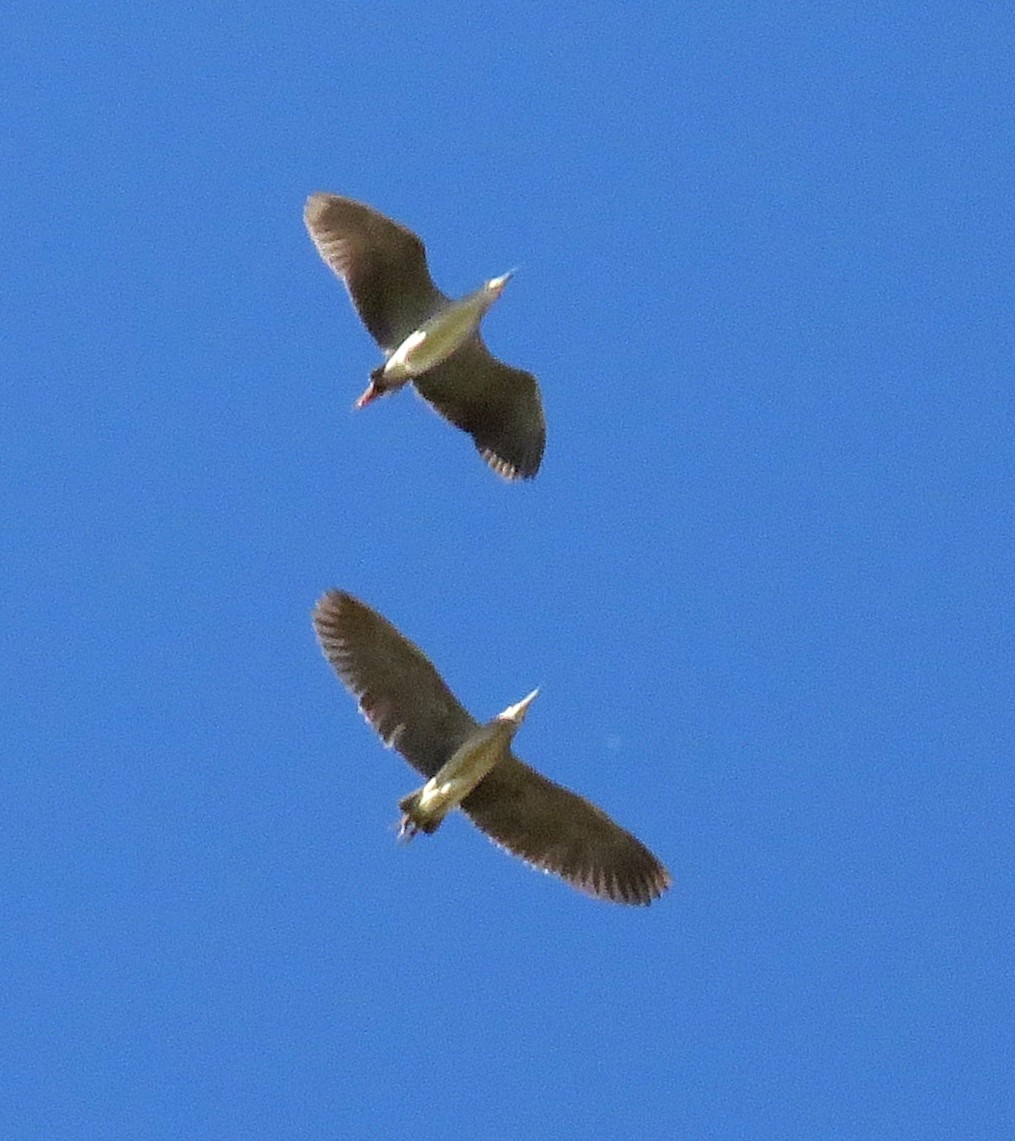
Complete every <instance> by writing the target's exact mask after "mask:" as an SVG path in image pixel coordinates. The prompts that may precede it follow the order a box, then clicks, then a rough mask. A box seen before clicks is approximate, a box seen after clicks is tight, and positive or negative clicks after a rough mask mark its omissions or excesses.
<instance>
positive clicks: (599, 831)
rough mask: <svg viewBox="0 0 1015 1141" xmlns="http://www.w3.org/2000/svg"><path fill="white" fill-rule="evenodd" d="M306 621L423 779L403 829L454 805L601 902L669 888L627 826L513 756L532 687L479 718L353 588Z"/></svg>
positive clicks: (430, 822) (429, 821)
mask: <svg viewBox="0 0 1015 1141" xmlns="http://www.w3.org/2000/svg"><path fill="white" fill-rule="evenodd" d="M314 627H315V629H316V631H317V636H318V640H319V641H320V644H321V648H322V649H323V651H324V655H325V657H326V658H327V659H328V661H329V662H330V663H331V664H332V666H333V667H334V668H335V671H336V672H337V674H338V676H339V677H340V678H341V680H342V682H343V683H344V684H345V686H346V688H347V689H349V691H350V692H351V693H352V694H353V696H354V697H356V698H357V700H358V701H359V705H360V709H361V710H362V712H363V714H364V716H365V717H366V718H367V720H368V721H369V722H370V724H371V725H372V726H373V727H374V729H376V731H377V732H378V733H379V734H380V736H381V738H382V739H383V741H384V742H385V744H387V745H388V746H390V747H392V748H394V749H397V750H398V751H399V752H400V753H401V754H402V756H403V757H404V758H405V759H406V760H407V761H408V762H409V764H410V765H412V767H413V768H414V769H416V770H417V772H419V773H421V774H422V775H423V776H425V777H427V778H428V779H427V783H426V784H425V785H424V786H423V787H422V788H421V789H418V790H417V791H416V792H415V793H412V794H410V795H409V796H407V797H405V798H404V799H403V800H402V801H401V805H400V807H401V808H402V810H403V812H404V813H405V815H404V816H403V818H402V832H403V833H405V834H408V835H410V836H411V835H413V834H415V833H416V832H418V831H422V832H434V831H436V829H437V828H438V827H439V825H440V823H441V820H442V819H443V817H444V815H446V813H447V812H449V811H451V810H452V809H453V808H454V807H456V805H457V806H460V807H461V809H462V811H463V812H465V814H466V815H467V816H468V817H469V818H470V819H471V820H472V822H473V823H474V824H475V825H476V826H477V827H479V828H480V829H482V830H483V831H484V832H486V833H487V835H488V836H490V838H491V839H492V840H493V841H494V842H495V843H497V844H499V845H500V846H501V847H502V848H505V849H506V850H507V851H509V852H511V853H513V854H514V855H516V856H520V857H521V858H522V859H523V860H526V861H527V862H528V863H530V864H532V865H534V866H535V867H537V868H542V869H543V870H544V871H548V872H553V873H555V874H556V875H558V876H560V877H561V878H563V879H564V880H566V881H567V882H568V883H570V884H572V885H573V886H574V887H576V888H579V889H580V890H582V891H585V892H588V893H590V894H591V895H595V896H598V897H600V898H601V899H607V900H612V901H613V902H615V903H631V904H647V903H651V902H652V900H653V899H655V898H656V897H657V896H659V895H661V894H662V893H663V892H664V891H665V890H666V889H667V887H669V884H670V876H669V873H668V872H667V871H666V869H665V868H664V867H663V865H662V864H661V863H660V862H659V861H658V860H657V859H656V857H655V856H654V855H653V854H652V853H651V852H650V851H649V850H648V849H647V848H646V847H645V846H644V844H642V843H641V842H640V841H639V840H638V839H636V838H635V837H634V836H632V835H631V833H630V832H627V831H625V830H624V829H623V828H621V827H620V826H619V825H618V824H615V823H614V822H613V820H611V819H610V817H609V816H607V815H606V813H605V812H603V811H602V810H601V809H599V808H597V807H596V806H595V805H594V804H592V803H591V802H590V801H588V800H585V799H584V798H583V797H580V796H578V795H576V794H575V793H573V792H569V791H568V790H567V789H566V788H562V787H561V786H560V785H558V784H554V782H553V781H550V780H547V778H546V777H544V776H541V775H540V774H539V773H537V772H536V771H535V770H534V769H531V768H529V766H528V765H526V764H524V763H523V762H522V761H520V760H518V758H517V757H515V756H514V755H513V754H512V752H511V740H512V738H513V736H514V734H515V732H516V731H517V729H518V726H519V725H520V724H521V721H522V719H523V718H524V716H525V713H526V710H527V709H528V706H529V703H530V702H531V701H532V699H533V698H534V697H535V693H532V694H529V696H528V697H527V698H524V699H523V700H522V701H521V702H519V703H518V704H517V705H515V706H509V707H508V709H506V710H505V711H504V712H503V713H502V714H501V715H500V716H499V717H497V718H494V720H493V721H491V722H488V723H487V724H485V725H481V724H480V723H479V722H477V721H475V720H474V719H473V718H472V717H471V716H470V715H469V713H468V712H467V711H466V710H465V709H464V708H463V706H462V705H461V704H460V703H459V702H458V700H457V698H456V697H455V696H454V694H453V693H452V692H451V690H450V689H449V688H448V687H447V686H446V685H445V684H444V681H443V680H442V679H441V677H440V675H439V674H438V673H437V671H436V669H435V668H434V667H433V665H431V663H430V661H429V660H428V659H427V658H426V656H425V655H424V654H423V653H422V652H421V651H420V650H419V649H418V648H417V647H416V646H415V645H413V643H412V642H410V641H409V640H408V639H406V638H405V637H403V636H402V635H401V634H400V633H399V632H398V631H397V630H396V629H395V628H394V626H392V625H391V623H389V622H388V621H386V620H385V619H384V618H382V617H381V616H380V615H379V614H377V613H376V612H375V611H373V610H371V609H370V608H369V607H368V606H365V605H364V604H363V603H362V602H359V601H358V600H357V599H355V598H353V597H352V596H351V595H349V594H346V593H344V592H341V591H329V592H328V593H327V594H325V595H324V596H323V597H322V598H321V599H320V601H319V602H318V603H317V607H316V609H315V611H314Z"/></svg>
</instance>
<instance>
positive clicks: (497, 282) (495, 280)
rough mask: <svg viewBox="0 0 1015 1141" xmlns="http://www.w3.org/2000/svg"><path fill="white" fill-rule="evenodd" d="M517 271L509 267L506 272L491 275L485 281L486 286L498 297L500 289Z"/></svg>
mask: <svg viewBox="0 0 1015 1141" xmlns="http://www.w3.org/2000/svg"><path fill="white" fill-rule="evenodd" d="M517 272H518V271H517V270H515V269H509V270H508V271H507V273H502V274H501V275H500V277H491V278H490V280H489V281H488V282H487V283H486V288H487V289H489V290H490V292H491V293H496V294H497V296H498V297H499V296H500V293H501V290H502V289H503V288H504V286H505V285H507V283H508V282H509V281H510V280H511V278H513V277H514V275H515V274H516V273H517Z"/></svg>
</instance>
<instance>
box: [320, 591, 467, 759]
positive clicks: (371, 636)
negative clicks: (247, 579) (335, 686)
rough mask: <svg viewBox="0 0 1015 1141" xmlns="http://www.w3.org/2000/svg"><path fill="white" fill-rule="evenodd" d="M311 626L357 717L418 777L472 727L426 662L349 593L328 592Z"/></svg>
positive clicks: (445, 754) (460, 707)
mask: <svg viewBox="0 0 1015 1141" xmlns="http://www.w3.org/2000/svg"><path fill="white" fill-rule="evenodd" d="M314 629H315V630H316V631H317V639H318V641H319V642H320V643H321V649H322V650H323V651H324V656H325V657H326V658H327V659H328V661H329V662H330V663H331V664H332V666H334V668H335V672H336V673H337V674H338V676H339V677H340V678H341V679H342V682H343V683H344V685H345V687H346V688H347V689H348V690H349V692H350V693H352V695H353V696H354V697H356V698H357V699H358V700H359V707H360V709H361V710H362V712H363V715H364V717H366V719H367V720H368V721H369V722H370V724H371V725H372V726H373V727H374V728H375V729H376V730H377V732H378V733H379V734H380V736H381V738H382V740H383V741H384V743H385V744H386V745H388V746H389V747H390V748H394V749H397V750H398V751H399V752H400V753H401V754H402V756H403V757H405V759H406V760H407V761H408V762H409V764H410V765H412V767H413V768H414V769H416V770H417V772H420V773H422V774H423V776H425V777H432V776H433V775H434V774H435V773H436V772H437V770H438V769H439V768H440V767H441V765H443V764H444V762H445V761H446V760H447V759H448V758H449V757H450V756H451V754H452V753H453V752H454V751H455V749H457V748H458V746H459V745H460V744H461V743H462V742H463V741H464V740H465V738H466V737H467V736H468V735H469V734H470V733H471V732H472V730H473V729H475V728H476V722H475V721H474V720H473V719H472V718H471V717H470V716H469V714H468V713H467V712H466V710H465V709H464V708H463V707H462V706H461V705H460V704H459V702H458V699H457V698H456V697H455V695H454V694H453V693H452V692H451V690H450V689H448V687H447V686H446V685H445V684H444V682H443V681H442V680H441V676H440V674H439V673H438V672H437V671H436V670H435V669H434V667H433V666H432V665H431V664H430V661H429V659H427V657H426V656H425V655H424V654H423V653H422V652H421V651H420V650H419V649H417V647H416V646H414V645H413V644H412V642H410V641H409V640H408V639H407V638H403V637H402V635H401V634H399V632H398V631H397V630H396V629H395V628H394V626H392V625H391V623H390V622H388V621H386V620H385V619H384V618H382V617H381V616H380V615H379V614H377V613H376V612H375V611H373V610H371V609H370V607H369V606H365V605H364V604H363V603H362V602H360V601H358V600H357V599H355V598H353V597H352V595H350V594H346V593H344V592H343V591H338V590H330V591H328V593H327V594H325V595H324V596H323V597H322V598H321V599H320V601H319V602H318V603H317V606H316V607H315V609H314Z"/></svg>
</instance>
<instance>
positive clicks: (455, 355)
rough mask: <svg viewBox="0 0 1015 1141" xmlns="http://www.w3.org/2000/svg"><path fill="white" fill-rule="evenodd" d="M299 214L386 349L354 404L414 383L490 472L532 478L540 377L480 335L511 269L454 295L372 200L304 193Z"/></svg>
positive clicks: (539, 428)
mask: <svg viewBox="0 0 1015 1141" xmlns="http://www.w3.org/2000/svg"><path fill="white" fill-rule="evenodd" d="M303 218H304V221H305V222H306V225H307V230H308V231H309V233H310V237H311V239H312V240H313V243H314V245H315V246H316V247H317V250H318V252H319V253H320V255H321V257H322V258H323V259H324V260H325V262H326V263H327V264H328V265H329V266H331V268H332V269H333V270H334V271H335V273H337V274H338V276H339V277H340V278H341V279H342V280H343V281H344V282H345V286H346V289H348V291H349V296H350V297H351V298H352V303H353V305H354V306H355V307H356V312H357V313H359V315H360V319H361V320H362V321H363V324H364V325H365V326H366V327H367V330H368V332H369V333H370V335H371V336H372V337H373V338H374V340H375V341H376V342H377V344H378V345H379V346H380V348H381V349H382V350H383V352H384V355H385V361H384V364H382V365H379V366H378V367H377V368H375V369H374V371H373V372H372V373H371V374H370V384H369V386H368V388H367V390H366V391H365V392H364V393H363V395H362V396H361V397H360V398H359V400H357V401H356V407H357V408H362V407H364V406H365V405H367V404H370V403H371V402H372V401H374V400H376V399H377V398H378V397H379V396H383V395H384V394H385V393H386V392H392V391H394V390H395V389H398V388H401V387H402V386H403V385H405V384H408V383H409V382H412V383H413V384H414V385H415V386H416V391H417V392H418V393H419V394H420V396H422V397H423V398H424V399H425V400H427V401H429V403H430V404H432V405H433V407H434V408H436V409H437V411H438V412H439V413H440V414H441V415H442V416H443V417H444V418H445V419H447V420H450V421H451V423H452V424H454V425H455V426H456V427H458V428H461V429H462V430H463V431H465V432H468V433H469V435H470V436H472V438H473V440H474V441H475V444H476V448H477V449H478V450H479V452H480V454H481V455H482V457H483V459H485V460H486V462H487V463H488V464H489V465H490V466H491V467H492V468H493V470H494V471H496V472H497V473H498V474H499V475H501V476H503V477H504V478H505V479H531V478H532V476H534V475H535V474H536V472H537V471H539V465H540V462H541V461H542V458H543V448H544V447H545V444H546V424H545V421H544V419H543V405H542V401H541V400H540V396H539V385H538V384H537V383H536V378H535V377H534V376H533V375H532V374H531V373H529V372H524V371H523V370H522V369H518V368H512V367H511V366H510V365H507V364H504V362H503V361H499V360H498V359H497V358H496V357H495V356H493V355H492V354H491V353H490V351H489V349H487V347H486V345H485V344H484V343H483V338H482V337H481V336H480V333H479V323H480V321H481V320H482V319H483V315H484V314H485V313H486V311H487V310H488V309H489V308H490V306H491V305H492V304H493V303H494V302H495V301H496V300H497V298H498V297H500V295H501V292H502V291H503V289H504V286H505V285H507V283H508V281H509V280H510V278H511V273H504V274H501V275H500V276H499V277H494V278H491V279H490V280H489V281H487V282H486V283H485V284H484V285H481V286H480V287H479V289H477V290H476V291H475V292H473V293H470V294H468V296H466V297H463V298H462V299H461V300H460V301H452V300H450V299H449V298H448V297H446V296H445V295H444V294H443V293H442V292H441V291H440V290H439V289H438V288H437V286H436V285H434V283H433V279H432V278H431V277H430V271H429V270H428V269H427V264H426V249H425V247H424V246H423V243H422V241H420V239H419V238H418V237H417V236H416V235H415V234H414V233H413V232H412V231H411V230H407V229H406V228H405V227H404V226H401V225H399V224H398V222H395V221H393V220H392V219H391V218H387V217H385V216H384V215H383V214H381V213H379V212H378V211H377V210H374V209H373V208H372V207H370V206H365V205H364V204H363V203H362V202H354V201H353V200H352V199H351V198H340V197H338V196H337V195H335V194H311V196H310V197H309V198H308V199H307V204H306V206H305V207H304V210H303ZM512 272H513V271H512Z"/></svg>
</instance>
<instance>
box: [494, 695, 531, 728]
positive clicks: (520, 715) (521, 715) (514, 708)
mask: <svg viewBox="0 0 1015 1141" xmlns="http://www.w3.org/2000/svg"><path fill="white" fill-rule="evenodd" d="M538 695H539V690H538V689H534V690H533V691H532V692H531V693H530V694H529V695H528V697H523V698H522V699H521V701H519V702H518V704H517V705H509V706H508V707H507V709H505V710H504V712H503V713H502V714H501V715H500V716H501V720H504V721H514V722H516V723H517V724H519V725H521V723H522V722H523V721H524V720H525V714H526V713H527V712H528V708H529V706H530V705H531V704H532V703H533V701H535V700H536V697H537V696H538Z"/></svg>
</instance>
